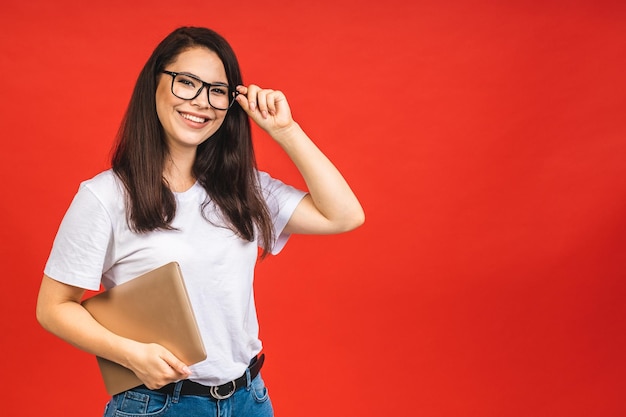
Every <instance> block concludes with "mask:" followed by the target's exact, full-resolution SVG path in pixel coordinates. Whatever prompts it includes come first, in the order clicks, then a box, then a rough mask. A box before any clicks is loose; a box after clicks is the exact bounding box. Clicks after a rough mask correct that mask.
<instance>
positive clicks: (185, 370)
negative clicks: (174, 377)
mask: <svg viewBox="0 0 626 417" xmlns="http://www.w3.org/2000/svg"><path fill="white" fill-rule="evenodd" d="M161 359H163V360H164V361H165V362H166V363H167V364H168V365H169V366H170V368H172V369H173V370H174V371H176V372H178V373H179V374H181V375H182V376H184V377H185V378H186V377H188V376H189V375H191V370H190V369H189V367H188V366H187V365H185V364H184V363H183V362H182V361H181V360H180V359H178V358H177V357H176V356H174V355H173V354H172V353H171V352H170V351H168V350H166V351H165V352H164V354H162V356H161Z"/></svg>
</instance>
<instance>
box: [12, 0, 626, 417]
mask: <svg viewBox="0 0 626 417" xmlns="http://www.w3.org/2000/svg"><path fill="white" fill-rule="evenodd" d="M507 3H508V4H507ZM625 22H626V8H625V6H624V2H623V1H602V0H600V1H560V2H559V1H548V2H542V1H528V0H527V1H519V2H498V1H469V0H453V1H443V2H439V1H432V0H431V1H422V0H413V1H409V0H387V1H383V2H373V1H356V0H332V1H330V0H321V1H314V2H313V1H312V2H297V3H296V2H287V1H282V0H278V1H273V2H253V1H249V0H241V1H238V2H208V1H193V0H188V1H184V2H177V1H163V0H151V1H132V2H129V1H126V0H125V1H121V0H111V1H106V2H102V1H98V0H96V1H92V2H88V3H86V2H82V1H80V2H79V1H70V0H60V1H55V2H50V1H46V0H30V1H14V0H9V1H8V2H7V1H6V0H5V1H4V2H3V7H2V12H1V16H0V27H2V34H1V37H2V38H1V41H0V48H1V52H2V53H1V54H0V82H1V87H0V91H1V92H2V93H1V94H2V100H1V101H0V117H1V119H0V120H1V122H0V123H1V125H0V132H1V133H2V142H3V146H2V152H1V154H0V178H2V183H3V190H2V191H3V193H2V204H1V212H0V216H1V218H2V219H3V223H4V225H3V227H2V229H0V230H1V231H0V233H1V234H2V235H1V244H2V248H1V249H2V250H1V254H2V255H1V256H2V264H3V265H4V268H3V271H4V272H3V274H2V275H3V288H2V291H1V292H0V294H1V295H0V297H1V299H0V308H1V310H0V317H1V319H0V320H1V325H2V332H1V334H2V355H0V358H1V359H0V361H1V363H0V365H1V369H2V375H3V380H4V387H5V388H4V396H3V397H4V399H5V400H4V405H3V406H2V411H1V414H2V415H7V416H35V415H40V414H42V413H44V414H46V415H51V416H63V417H68V416H96V415H101V413H102V410H103V407H104V403H105V401H106V398H107V396H106V394H105V391H104V388H103V387H102V384H101V382H100V379H99V374H98V371H97V367H96V364H95V360H94V359H93V358H92V357H90V356H89V355H87V354H85V353H82V352H80V351H78V350H76V349H75V348H73V347H71V346H70V345H68V344H65V343H64V342H62V341H60V340H58V339H56V338H55V337H53V336H51V335H49V334H47V333H45V332H44V331H43V330H42V329H41V328H40V327H39V326H38V325H37V323H36V321H35V317H34V310H35V299H36V294H37V289H38V285H39V282H40V279H41V275H42V269H43V266H44V263H45V260H46V258H47V255H48V251H49V249H50V246H51V244H52V240H53V238H54V234H55V232H56V228H57V227H58V224H59V222H60V220H61V217H62V215H63V213H64V211H65V209H66V208H67V206H68V204H69V202H70V200H71V198H72V196H73V195H74V193H75V192H76V190H77V187H78V184H79V182H80V181H82V180H84V179H86V178H89V177H91V176H93V175H94V174H96V173H97V172H99V171H100V170H102V169H105V168H107V166H108V165H107V164H108V162H107V161H108V153H109V149H110V147H111V144H112V140H113V137H114V135H115V133H116V130H117V127H118V123H119V121H120V119H121V116H122V113H123V111H124V109H125V106H126V104H127V102H128V99H129V97H130V92H131V89H132V86H133V84H134V81H135V79H136V77H137V75H138V73H139V70H140V68H141V66H142V65H143V64H144V62H145V61H146V59H147V58H148V55H149V54H150V52H151V51H152V49H153V48H154V47H155V46H156V44H157V43H158V41H160V40H161V39H162V38H163V37H164V36H165V35H166V34H167V33H169V32H170V31H171V30H173V29H174V28H175V27H177V26H180V25H203V26H208V27H211V28H214V29H216V30H218V31H219V32H221V33H222V34H223V35H224V36H225V37H226V38H227V39H229V41H230V42H231V43H232V45H233V47H234V48H235V50H236V51H237V52H238V55H239V58H240V61H241V64H242V67H243V71H244V78H245V80H246V82H254V83H257V84H260V85H263V86H271V87H273V88H279V89H281V90H283V91H284V92H285V93H286V94H287V96H288V98H289V99H290V103H291V105H292V107H293V110H294V115H295V117H296V119H297V120H298V121H299V122H300V124H301V125H303V126H304V127H305V129H306V130H307V131H308V132H309V134H310V135H311V136H312V137H313V138H314V139H315V140H316V142H317V143H318V144H319V146H320V147H321V148H322V149H323V150H325V152H326V153H327V154H328V155H329V156H330V157H331V158H332V159H333V160H334V161H335V162H336V164H337V165H338V166H339V167H340V168H341V170H342V172H343V173H344V174H345V176H346V177H347V178H348V180H349V181H350V183H351V184H352V186H353V188H354V190H355V191H356V193H357V194H358V196H359V197H360V199H361V201H362V203H363V205H364V207H365V210H366V214H367V221H366V224H365V225H364V226H363V227H362V228H360V229H358V230H357V231H355V232H352V233H349V234H346V235H340V236H331V237H318V236H315V237H305V236H296V237H294V238H293V239H292V241H291V242H290V244H289V245H288V246H287V248H286V249H285V250H284V252H283V253H282V254H281V255H280V256H279V257H276V258H271V259H269V260H267V261H265V262H263V263H262V264H261V265H260V266H259V268H258V270H257V271H258V272H257V284H256V285H257V287H256V288H257V299H258V306H259V314H260V318H261V331H262V337H263V339H264V342H265V349H266V353H267V355H268V361H267V366H266V368H264V375H265V379H266V380H267V381H268V384H269V385H270V391H271V393H272V397H273V401H274V405H275V408H276V411H277V415H278V416H305V417H306V416H320V415H324V416H328V417H331V416H341V417H344V416H381V415H383V416H392V415H393V416H395V415H401V416H433V417H434V416H480V417H490V416H494V417H496V416H498V417H499V416H569V417H571V416H581V417H582V416H585V417H588V416H603V417H606V416H622V415H625V414H626V405H625V403H624V401H623V393H624V391H625V385H626V383H625V381H624V375H625V373H626V360H625V355H624V352H625V351H626V336H625V334H626V332H625V331H624V330H625V329H624V323H625V314H626V305H625V303H624V298H625V295H626V284H625V282H624V279H623V278H624V275H625V274H624V251H625V249H626V242H625V237H624V236H625V234H626V217H625V216H624V212H625V209H626V188H625V186H626V176H625V175H624V174H625V171H626V169H625V167H624V165H625V164H624V161H623V160H624V152H625V151H626V142H625V139H626V123H625V117H624V113H625V110H626V81H624V79H625V77H624V72H625V69H626V52H625V51H626V30H624V25H625ZM255 142H256V144H257V153H258V158H259V163H260V166H261V167H262V168H263V169H266V170H269V171H270V172H272V173H273V174H274V175H275V176H278V177H280V178H282V179H284V180H286V181H288V182H292V183H294V184H296V185H299V184H301V180H299V179H298V176H297V173H296V172H295V170H294V168H293V167H292V166H291V165H290V163H289V161H288V159H287V158H286V157H285V156H284V155H283V154H282V153H281V152H280V150H279V149H278V147H277V146H276V145H275V144H273V143H271V140H269V139H268V138H267V137H265V136H264V135H263V134H261V132H259V131H255ZM620 392H621V393H622V394H621V395H620V394H619V393H620Z"/></svg>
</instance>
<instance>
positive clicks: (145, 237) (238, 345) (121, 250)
mask: <svg viewBox="0 0 626 417" xmlns="http://www.w3.org/2000/svg"><path fill="white" fill-rule="evenodd" d="M259 182H260V185H261V188H262V190H263V195H264V197H265V200H266V202H267V204H268V207H269V210H270V215H271V218H272V223H273V226H274V231H275V236H276V241H275V242H274V244H273V245H272V246H271V247H272V250H271V252H272V253H273V254H276V253H278V252H280V250H281V249H282V248H283V246H284V245H285V243H286V242H287V239H288V238H289V235H287V234H285V233H283V229H284V227H285V225H286V224H287V222H288V220H289V218H290V217H291V215H292V213H293V211H294V210H295V208H296V206H297V205H298V203H299V202H300V201H301V199H302V198H303V197H304V195H305V193H304V192H303V191H300V190H297V189H295V188H293V187H291V186H288V185H285V184H283V183H282V182H280V181H278V180H275V179H273V178H271V177H270V176H269V175H267V174H266V173H263V172H259ZM174 195H175V197H176V204H177V206H176V216H175V218H174V220H173V222H172V224H171V225H172V226H173V227H174V228H176V230H165V231H164V230H159V231H153V232H149V233H143V234H137V233H134V232H133V231H131V230H130V229H129V227H128V223H127V221H126V210H125V196H124V189H123V185H122V183H121V182H120V180H119V179H118V178H117V176H116V175H115V174H114V173H113V171H112V170H108V171H104V172H102V173H101V174H99V175H97V176H96V177H94V178H92V179H91V180H88V181H85V182H83V183H82V184H81V186H80V188H79V190H78V192H77V194H76V196H75V197H74V200H73V201H72V204H71V205H70V207H69V209H68V211H67V213H66V214H65V217H64V218H63V221H62V222H61V225H60V227H59V231H58V232H57V235H56V238H55V240H54V244H53V247H52V251H51V253H50V257H49V258H48V262H47V263H46V266H45V270H44V272H45V274H46V275H47V276H49V277H50V278H53V279H55V280H57V281H60V282H63V283H66V284H69V285H73V286H76V287H81V288H85V289H88V290H98V289H99V288H100V284H102V286H103V287H104V288H106V289H108V288H111V287H113V286H115V285H119V284H121V283H123V282H126V281H128V280H130V279H132V278H133V277H137V276H139V275H141V274H143V273H145V272H148V271H150V270H152V269H154V268H157V267H159V266H161V265H163V264H165V263H167V262H170V261H176V262H178V263H179V265H180V268H181V271H182V273H183V276H184V279H185V285H186V287H187V290H188V292H189V297H190V299H191V304H192V306H193V308H194V312H195V315H196V320H197V321H198V325H199V327H200V333H201V334H202V338H203V342H204V345H205V348H206V351H207V359H206V360H205V361H203V362H200V363H198V364H196V365H193V366H192V367H191V370H192V376H191V377H190V379H191V380H194V381H196V382H200V383H203V384H206V385H219V384H223V383H225V382H227V381H230V380H233V379H235V378H237V377H239V376H241V375H242V374H243V372H244V371H245V369H246V367H247V366H248V364H249V361H250V358H252V357H253V356H254V355H256V354H257V353H259V352H260V351H261V341H260V340H259V338H258V330H259V327H258V322H257V315H256V309H255V305H254V294H253V286H252V282H253V277H254V267H255V264H256V259H257V254H258V241H256V240H255V241H254V242H248V241H246V240H244V239H241V238H240V237H238V236H237V235H236V234H235V233H233V232H232V231H231V230H230V229H228V228H227V227H225V226H224V225H223V222H221V221H220V219H219V216H218V215H217V212H216V210H215V206H214V205H213V203H209V205H208V206H207V207H206V209H205V210H207V213H208V217H209V219H211V222H208V221H207V220H206V219H205V218H204V217H203V216H202V213H201V211H200V210H201V205H202V203H203V202H204V201H205V199H206V197H207V194H206V192H205V190H204V189H203V188H202V186H200V185H199V184H197V183H196V184H195V185H194V186H192V187H191V188H190V189H189V190H187V191H185V192H183V193H175V194H174Z"/></svg>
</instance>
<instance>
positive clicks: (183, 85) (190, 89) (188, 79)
mask: <svg viewBox="0 0 626 417" xmlns="http://www.w3.org/2000/svg"><path fill="white" fill-rule="evenodd" d="M163 73H164V74H167V75H171V76H172V94H174V95H175V96H176V97H178V98H181V99H183V100H193V99H194V98H196V97H198V96H199V95H200V93H201V92H202V90H203V89H204V88H205V87H206V90H207V92H208V93H207V96H208V98H209V105H210V106H211V107H213V108H214V109H217V110H228V109H230V107H231V106H232V105H233V103H234V102H235V97H237V95H238V94H239V93H238V92H237V90H235V89H234V88H231V87H229V86H228V84H224V83H207V82H204V81H202V80H201V79H200V78H198V77H196V76H195V75H191V74H185V73H182V72H173V71H163Z"/></svg>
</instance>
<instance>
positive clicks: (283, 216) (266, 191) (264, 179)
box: [259, 172, 307, 255]
mask: <svg viewBox="0 0 626 417" xmlns="http://www.w3.org/2000/svg"><path fill="white" fill-rule="evenodd" d="M259 184H260V186H261V189H262V191H263V196H264V197H265V202H266V203H267V206H268V208H269V211H270V215H271V217H272V223H273V225H274V236H275V237H274V242H273V244H272V245H271V251H270V252H271V253H272V255H276V254H278V253H279V252H280V251H281V250H282V249H283V247H284V246H285V244H286V243H287V241H288V240H289V237H290V235H289V234H287V233H284V229H285V226H286V225H287V223H288V222H289V219H290V218H291V215H292V214H293V212H294V211H295V209H296V207H297V206H298V204H299V203H300V201H301V200H302V198H304V196H305V195H306V194H307V193H306V192H304V191H302V190H299V189H297V188H295V187H292V186H291V185H287V184H285V183H283V182H282V181H280V180H277V179H275V178H272V177H271V176H270V175H269V174H267V173H265V172H259ZM261 245H262V242H261Z"/></svg>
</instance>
